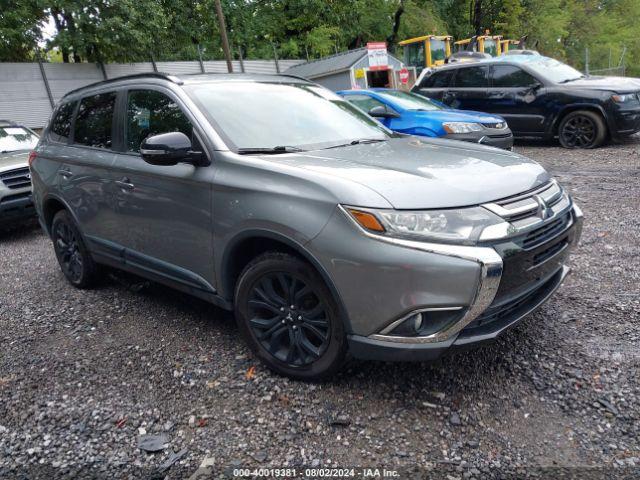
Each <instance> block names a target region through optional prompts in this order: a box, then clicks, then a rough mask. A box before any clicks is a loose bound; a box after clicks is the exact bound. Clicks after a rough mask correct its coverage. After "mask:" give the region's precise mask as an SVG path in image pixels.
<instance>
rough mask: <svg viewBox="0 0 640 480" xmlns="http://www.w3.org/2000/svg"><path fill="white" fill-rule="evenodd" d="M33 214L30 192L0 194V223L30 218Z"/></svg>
mask: <svg viewBox="0 0 640 480" xmlns="http://www.w3.org/2000/svg"><path fill="white" fill-rule="evenodd" d="M35 214H36V211H35V207H34V205H33V200H32V198H31V190H28V191H22V192H18V193H16V192H14V191H7V192H4V191H2V192H0V222H5V221H8V220H17V219H21V218H27V217H32V216H34V215H35Z"/></svg>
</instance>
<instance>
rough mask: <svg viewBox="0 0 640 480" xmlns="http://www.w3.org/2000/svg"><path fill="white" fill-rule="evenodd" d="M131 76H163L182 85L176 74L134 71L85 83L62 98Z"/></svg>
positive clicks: (164, 78)
mask: <svg viewBox="0 0 640 480" xmlns="http://www.w3.org/2000/svg"><path fill="white" fill-rule="evenodd" d="M131 78H161V79H163V80H168V81H170V82H173V83H175V84H176V85H182V83H183V82H182V80H180V78H178V77H177V76H175V75H172V74H170V73H164V72H148V73H134V74H132V75H123V76H122V77H114V78H109V79H107V80H102V81H100V82H95V83H90V84H89V85H85V86H84V87H80V88H76V89H74V90H71V91H69V92H67V93H65V94H64V96H63V97H62V98H65V97H67V96H69V95H71V94H74V93H77V92H80V91H82V90H87V89H89V88H93V87H97V86H100V85H108V84H110V83H114V82H119V81H121V80H129V79H131Z"/></svg>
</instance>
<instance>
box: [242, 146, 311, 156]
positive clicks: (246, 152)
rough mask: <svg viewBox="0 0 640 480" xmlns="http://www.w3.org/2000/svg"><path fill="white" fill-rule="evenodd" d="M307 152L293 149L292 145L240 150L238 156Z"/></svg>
mask: <svg viewBox="0 0 640 480" xmlns="http://www.w3.org/2000/svg"><path fill="white" fill-rule="evenodd" d="M305 151H306V150H304V149H302V148H300V147H293V146H291V145H278V146H276V147H250V148H239V149H238V154H240V155H251V154H259V153H261V154H271V155H274V154H278V153H291V152H305Z"/></svg>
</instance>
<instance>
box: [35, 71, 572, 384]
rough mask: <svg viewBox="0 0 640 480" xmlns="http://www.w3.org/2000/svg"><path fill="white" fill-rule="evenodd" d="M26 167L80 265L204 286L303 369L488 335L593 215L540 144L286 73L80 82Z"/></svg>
mask: <svg viewBox="0 0 640 480" xmlns="http://www.w3.org/2000/svg"><path fill="white" fill-rule="evenodd" d="M31 171H32V176H33V182H34V199H35V203H36V207H37V211H38V215H39V218H40V221H41V223H42V226H43V228H44V229H45V230H46V232H47V233H48V234H49V235H50V236H51V238H52V240H53V247H54V249H55V253H56V255H57V258H58V261H59V263H60V265H61V268H62V271H63V272H64V275H65V276H66V278H67V279H68V280H69V282H71V284H73V285H74V286H76V287H79V288H85V287H89V286H91V285H92V284H94V282H95V280H96V278H97V277H98V276H99V272H100V267H101V266H102V265H108V266H111V267H116V268H120V269H123V270H127V271H130V272H133V273H136V274H138V275H141V276H143V277H145V278H149V279H152V280H155V281H158V282H161V283H164V284H167V285H170V286H172V287H175V288H177V289H179V290H182V291H185V292H188V293H190V294H193V295H195V296H197V297H200V298H204V299H206V300H209V301H211V302H213V303H214V304H216V305H219V306H221V307H223V308H226V309H230V310H233V311H234V312H235V317H236V319H237V323H238V327H239V328H238V329H239V332H240V333H241V334H242V336H243V337H244V338H245V340H246V341H247V343H248V345H249V346H250V348H251V349H252V350H253V352H254V353H255V354H256V356H257V357H258V358H260V359H261V360H262V361H263V362H264V363H265V364H266V365H267V366H268V367H270V368H272V369H273V370H275V371H277V372H279V373H282V374H284V375H288V376H291V377H294V378H301V379H312V378H320V377H326V376H329V375H331V374H333V373H334V372H336V371H337V370H338V369H339V368H340V367H341V365H343V363H344V361H345V360H346V359H347V358H348V357H349V355H351V356H353V357H357V358H362V359H376V360H430V359H434V358H436V357H438V356H439V355H441V354H442V353H444V352H445V351H447V350H449V349H452V348H458V347H467V346H469V345H471V344H478V343H481V342H485V341H489V340H492V339H494V338H495V337H496V336H497V335H499V334H500V333H501V332H502V331H503V330H505V329H506V328H507V327H509V326H511V325H513V324H514V323H515V322H517V321H518V320H520V319H521V318H522V317H524V316H525V315H527V314H528V313H530V312H531V311H532V310H534V309H535V308H536V307H538V306H539V305H540V304H542V303H543V302H544V301H545V300H547V299H548V298H549V296H550V295H551V294H552V293H553V292H554V291H555V290H556V289H557V288H558V286H559V285H560V284H561V283H562V281H563V280H564V278H565V276H566V275H567V273H568V271H569V269H568V268H567V266H566V265H565V263H566V261H567V255H568V253H569V250H570V249H571V247H572V246H574V245H575V244H576V243H577V241H578V239H579V237H580V231H581V225H582V213H581V212H580V210H579V208H578V207H577V206H576V205H575V204H574V203H573V201H572V200H571V198H570V196H569V195H568V193H567V192H566V191H565V190H564V189H563V188H562V186H561V185H559V184H558V183H557V182H556V181H555V180H553V179H552V178H551V177H550V175H549V174H548V173H547V172H546V171H545V170H544V169H543V168H542V167H541V166H540V165H538V164H537V163H535V162H533V161H532V160H529V159H527V158H525V157H522V156H521V155H517V154H515V153H512V152H507V151H504V150H498V149H495V148H491V147H486V146H481V145H474V144H470V143H465V142H457V141H451V140H441V139H424V138H417V137H411V136H405V135H399V134H395V133H393V132H391V131H389V130H387V129H386V128H385V127H384V126H382V125H380V124H379V123H378V122H376V121H375V120H373V119H372V118H371V117H369V116H367V115H366V114H364V113H363V112H361V111H360V110H358V109H356V108H355V107H353V106H351V105H349V104H348V103H347V102H346V101H344V100H343V99H341V98H340V97H338V96H336V95H335V94H333V93H332V92H330V91H329V90H327V89H325V88H323V87H320V86H318V85H316V84H313V83H310V82H307V81H305V80H302V79H299V78H296V77H289V76H286V75H279V76H257V75H255V76H248V75H207V74H205V75H193V76H183V77H180V78H178V77H175V76H168V75H163V74H146V75H137V76H131V77H125V78H120V79H116V80H109V81H105V82H102V83H99V84H95V85H91V86H87V87H84V88H82V89H80V90H76V91H74V92H71V93H69V94H67V95H66V96H65V97H64V98H63V99H62V101H61V103H60V105H59V106H58V107H57V109H56V111H55V113H54V115H53V117H52V121H51V124H50V125H49V126H48V127H47V129H46V131H45V132H44V134H43V137H42V140H41V141H40V143H39V145H38V147H37V148H36V157H35V159H33V162H32V165H31ZM539 328H545V326H544V325H540V327H539Z"/></svg>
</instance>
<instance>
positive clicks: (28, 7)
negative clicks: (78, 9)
mask: <svg viewBox="0 0 640 480" xmlns="http://www.w3.org/2000/svg"><path fill="white" fill-rule="evenodd" d="M45 17H46V15H45V13H44V11H43V9H42V8H41V6H40V5H38V3H37V2H24V1H21V0H3V1H2V6H1V7H0V59H2V60H3V61H5V62H13V61H22V60H30V59H33V57H34V54H35V51H36V49H37V45H38V41H39V40H40V39H41V33H40V32H41V28H42V26H43V25H42V23H43V21H44V19H45Z"/></svg>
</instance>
